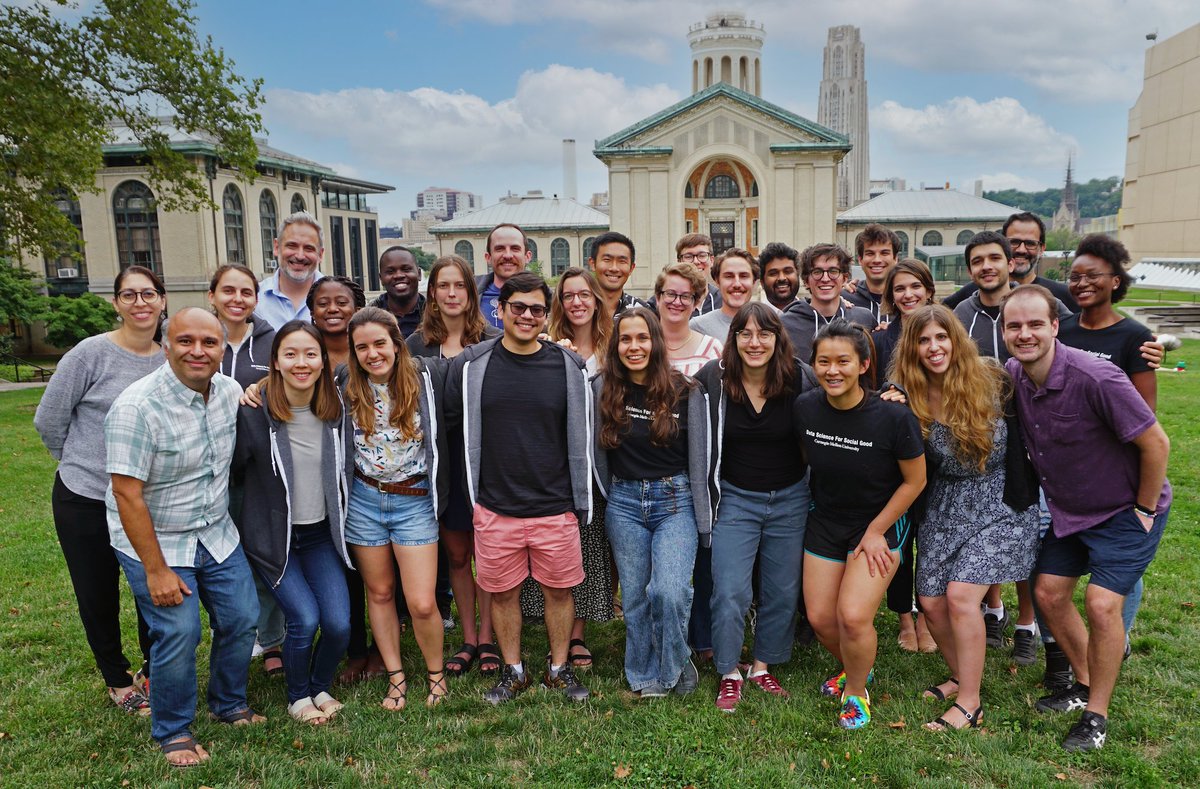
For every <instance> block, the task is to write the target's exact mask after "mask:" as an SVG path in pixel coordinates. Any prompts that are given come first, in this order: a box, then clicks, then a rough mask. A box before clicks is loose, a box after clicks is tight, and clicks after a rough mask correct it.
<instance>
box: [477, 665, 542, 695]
mask: <svg viewBox="0 0 1200 789" xmlns="http://www.w3.org/2000/svg"><path fill="white" fill-rule="evenodd" d="M532 684H533V677H531V676H530V675H529V672H528V671H525V672H523V673H522V674H521V676H520V677H518V676H517V672H515V671H513V667H512V666H509V665H507V664H506V665H505V666H504V668H502V669H500V681H499V682H497V683H496V684H495V685H493V686H492V687H491V688H489V689H488V690H486V691H484V693H483V700H484V701H486V702H489V703H491V704H503V703H504V702H506V701H512V700H513V699H515V698H516V697H517V696H520V695H521V694H522V693H524V692H525V691H527V690H529V686H530V685H532Z"/></svg>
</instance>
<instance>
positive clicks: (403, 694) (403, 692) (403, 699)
mask: <svg viewBox="0 0 1200 789" xmlns="http://www.w3.org/2000/svg"><path fill="white" fill-rule="evenodd" d="M397 674H399V675H400V681H399V682H393V681H392V677H394V676H396V675H397ZM387 678H388V689H387V690H386V691H384V696H383V701H381V702H379V706H380V707H383V708H384V709H385V710H390V711H393V712H399V711H400V710H402V709H404V707H405V705H406V704H407V703H408V678H407V677H405V676H404V669H402V668H401V669H396V670H395V671H389V672H387ZM393 688H395V689H396V690H398V691H400V695H399V696H389V695H387V694H389V693H391V692H392V689H393ZM389 701H390V702H392V706H390V707H389V706H388V702H389Z"/></svg>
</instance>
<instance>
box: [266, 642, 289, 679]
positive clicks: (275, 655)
mask: <svg viewBox="0 0 1200 789" xmlns="http://www.w3.org/2000/svg"><path fill="white" fill-rule="evenodd" d="M268 660H278V661H279V665H278V666H273V667H272V668H267V661H268ZM262 662H263V671H264V672H265V673H266V675H267V676H268V677H277V676H279V675H280V674H282V673H283V671H284V669H283V650H281V649H278V648H272V649H265V650H263V653H262Z"/></svg>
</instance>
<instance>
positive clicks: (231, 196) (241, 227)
mask: <svg viewBox="0 0 1200 789" xmlns="http://www.w3.org/2000/svg"><path fill="white" fill-rule="evenodd" d="M221 209H222V212H223V213H224V216H225V261H226V262H227V263H241V264H242V265H245V263H246V217H245V216H244V215H243V213H242V193H241V192H239V191H238V188H237V187H236V186H234V185H233V184H229V185H228V186H226V187H225V193H224V195H223V196H222V198H221Z"/></svg>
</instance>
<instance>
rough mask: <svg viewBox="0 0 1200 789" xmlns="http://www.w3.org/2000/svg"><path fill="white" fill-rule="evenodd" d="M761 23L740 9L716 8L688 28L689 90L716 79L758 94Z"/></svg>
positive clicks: (695, 90)
mask: <svg viewBox="0 0 1200 789" xmlns="http://www.w3.org/2000/svg"><path fill="white" fill-rule="evenodd" d="M765 35H766V34H765V33H764V32H763V26H762V25H761V24H759V23H758V22H755V21H753V20H751V19H747V18H746V16H745V14H742V13H741V12H740V11H718V12H716V13H713V14H709V15H708V18H707V19H705V20H704V21H703V22H697V23H696V24H694V25H692V26H691V27H690V28H688V44H689V45H691V48H692V93H699V92H700V91H702V90H704V89H705V88H707V87H710V86H712V85H715V84H716V83H718V82H724V83H726V84H727V85H732V86H733V87H735V88H740V89H742V90H744V91H746V92H747V93H753V94H754V95H755V96H760V97H761V96H762V45H763V37H764V36H765Z"/></svg>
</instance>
